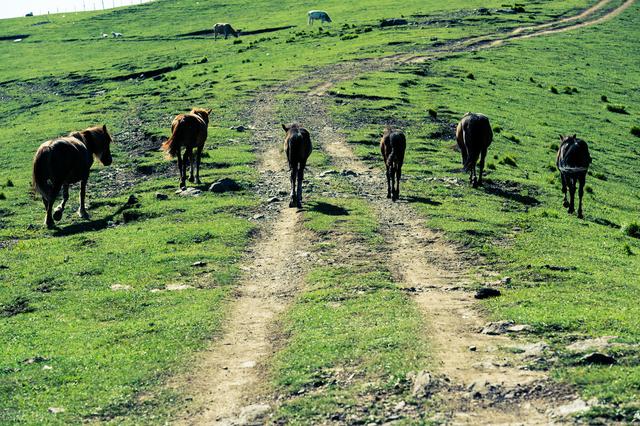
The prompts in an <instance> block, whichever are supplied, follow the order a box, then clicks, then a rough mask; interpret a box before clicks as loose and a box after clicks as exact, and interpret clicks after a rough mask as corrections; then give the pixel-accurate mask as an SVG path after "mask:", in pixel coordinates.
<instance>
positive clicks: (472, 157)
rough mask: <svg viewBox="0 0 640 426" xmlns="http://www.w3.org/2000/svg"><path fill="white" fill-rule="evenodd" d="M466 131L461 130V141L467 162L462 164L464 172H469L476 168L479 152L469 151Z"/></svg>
mask: <svg viewBox="0 0 640 426" xmlns="http://www.w3.org/2000/svg"><path fill="white" fill-rule="evenodd" d="M467 139H468V135H467V131H466V130H464V129H462V140H463V141H464V148H465V149H466V150H467V161H465V163H464V171H465V172H470V171H471V170H473V168H474V167H475V166H476V163H477V162H478V157H480V150H475V151H472V150H470V149H469V143H468V140H467Z"/></svg>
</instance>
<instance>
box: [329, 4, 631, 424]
mask: <svg viewBox="0 0 640 426" xmlns="http://www.w3.org/2000/svg"><path fill="white" fill-rule="evenodd" d="M639 11H640V8H639V7H638V6H633V7H632V10H630V11H629V12H628V13H625V14H624V15H622V16H621V17H619V18H617V19H616V20H615V21H611V22H608V23H604V24H602V25H601V26H595V27H591V28H586V29H581V30H579V31H576V32H572V33H566V34H556V35H553V36H549V37H540V38H535V39H532V40H528V41H519V42H514V43H513V44H512V45H510V46H504V47H501V48H498V49H491V50H486V51H479V52H471V53H464V54H458V55H452V57H450V58H447V59H446V60H441V61H438V62H434V63H429V62H428V63H426V64H424V65H420V66H416V67H414V68H412V69H409V68H407V69H404V70H401V72H397V71H396V72H391V73H371V74H368V75H365V76H362V77H360V78H357V79H355V80H354V81H353V82H351V83H343V84H341V85H340V87H339V88H337V89H336V91H339V92H340V93H347V94H351V95H358V96H352V97H351V98H352V99H358V100H353V101H350V102H348V103H345V102H343V101H342V100H341V99H340V100H336V102H337V105H336V107H335V108H334V111H335V114H336V116H337V117H338V118H339V119H340V120H341V121H340V123H341V125H342V126H343V127H344V128H348V129H349V128H350V129H352V131H351V136H350V140H351V142H352V143H353V145H352V146H353V147H354V149H355V150H356V151H357V152H358V153H359V154H360V155H361V156H362V157H363V158H365V159H370V160H371V161H372V162H375V163H378V165H379V166H380V164H379V160H378V155H379V154H378V152H377V147H376V146H375V143H376V140H377V137H378V135H379V132H380V128H381V126H382V125H383V124H385V123H386V122H391V123H394V124H395V125H397V126H400V127H401V128H404V129H405V130H406V132H407V134H408V152H407V161H406V163H405V167H404V170H403V171H404V174H405V175H406V176H407V182H406V184H405V185H404V190H405V193H406V195H407V196H420V197H425V198H426V199H427V200H428V202H426V203H420V202H417V203H416V204H415V206H416V207H417V208H419V209H420V211H421V212H423V213H424V214H425V215H426V216H427V217H428V220H429V222H428V223H430V224H431V226H433V227H435V228H439V229H442V230H444V231H445V232H446V234H447V235H448V236H449V237H450V238H451V239H452V240H454V241H456V242H457V243H458V244H459V245H461V246H463V247H465V248H466V249H468V250H472V251H474V252H476V253H478V254H479V255H481V256H483V259H484V260H483V263H484V267H486V268H489V269H492V270H496V271H499V272H500V273H501V274H503V275H509V276H511V277H512V278H513V280H512V282H511V284H509V286H508V288H506V289H505V291H504V292H503V294H504V296H503V297H501V298H497V299H492V300H491V301H489V302H487V303H486V307H487V309H488V310H489V311H490V312H491V315H492V316H493V317H495V318H496V319H511V320H514V321H517V322H524V323H528V324H532V325H533V326H534V327H535V333H536V334H538V335H539V336H542V337H545V338H548V339H549V340H550V341H551V342H553V344H554V348H556V349H557V350H559V351H560V353H561V357H560V358H561V360H562V359H564V358H563V357H564V355H562V354H563V353H564V351H563V348H564V346H565V345H566V344H567V343H569V342H570V341H572V340H573V339H577V338H580V337H588V336H603V335H613V336H618V339H617V340H618V341H620V342H626V343H639V342H640V323H638V317H639V315H640V311H639V310H638V305H637V300H638V297H640V282H639V281H638V280H637V277H638V276H639V274H640V261H638V254H639V253H640V241H639V240H638V238H637V217H638V212H639V211H640V177H639V176H638V174H637V173H635V172H630V171H631V170H637V169H638V167H640V150H639V148H638V143H637V139H636V138H634V137H633V136H632V135H630V134H629V130H628V129H629V128H631V127H632V125H633V124H634V123H637V120H638V113H637V112H636V111H637V109H638V106H639V105H640V94H638V91H637V90H635V89H634V88H637V87H638V85H639V84H640V79H639V77H638V75H637V74H633V73H631V74H630V73H629V71H630V70H632V69H634V66H635V65H634V64H635V63H636V62H637V58H638V57H640V49H638V46H637V45H636V44H634V43H633V42H631V40H632V39H633V38H634V37H630V36H634V35H635V36H638V35H640V34H639V32H638V28H640V14H639V13H638V12H639ZM587 44H588V45H589V49H588V50H586V51H585V50H584V46H585V45H587ZM612 46H615V48H612ZM623 52H626V53H623ZM505 64H509V66H505ZM470 72H472V73H473V74H474V76H475V79H474V80H469V79H468V78H465V76H467V75H468V74H469V73H470ZM604 75H606V78H603V76H604ZM565 85H570V86H572V87H575V88H576V89H577V90H570V91H569V92H570V94H569V93H568V92H567V91H561V92H560V93H558V94H557V95H556V94H552V93H550V92H549V90H547V88H548V87H549V86H551V87H555V86H560V87H562V86H565ZM553 92H554V93H556V92H558V91H557V90H556V91H553ZM602 92H605V93H607V97H608V99H609V101H611V102H620V103H623V104H624V105H628V107H627V108H626V109H625V108H618V107H615V108H607V109H604V108H603V107H602V103H601V100H600V96H601V95H600V94H601V93H602ZM371 94H375V95H376V96H380V97H384V98H385V99H387V98H388V99H390V100H385V101H363V100H361V99H364V98H366V96H367V95H371ZM607 106H610V105H607ZM432 111H436V112H437V114H434V113H433V112H432ZM466 111H481V112H483V113H486V114H487V115H488V116H489V117H490V118H491V120H492V124H493V126H494V127H495V128H496V132H495V136H494V143H493V145H492V146H491V147H490V150H489V155H488V159H489V160H488V164H487V169H488V170H487V181H486V184H485V186H484V188H481V189H478V190H474V189H472V188H470V187H469V185H468V183H467V181H468V178H467V176H466V175H465V174H463V173H461V171H460V168H461V165H460V154H459V153H458V152H455V151H454V149H453V145H454V144H455V139H454V134H453V126H454V125H455V123H456V122H457V120H458V119H459V118H460V117H461V116H462V115H463V114H464V113H465V112H466ZM620 111H627V113H626V114H616V113H615V112H620ZM498 129H500V131H498ZM573 133H577V134H578V135H579V137H581V138H583V139H585V140H586V141H588V143H589V146H590V150H591V155H592V157H593V158H594V160H593V165H592V167H591V169H590V172H589V176H588V177H587V188H586V194H585V212H586V218H585V220H579V219H577V218H576V217H575V216H570V215H568V214H567V213H566V210H565V209H564V208H562V204H561V203H562V193H561V191H560V179H559V173H558V172H557V170H556V169H555V165H554V162H555V154H556V151H557V148H558V144H559V136H558V134H573ZM625 225H626V226H625ZM623 352H624V351H623ZM617 356H619V362H618V364H617V365H615V366H612V367H595V366H594V367H580V368H575V367H574V365H575V363H571V362H563V361H559V362H558V363H557V364H554V363H553V362H550V364H545V365H544V367H545V368H548V367H557V368H556V369H555V370H554V371H555V376H556V377H557V378H559V379H562V380H566V381H568V382H571V383H575V384H578V385H579V386H580V387H581V388H582V389H583V391H584V393H585V395H587V396H589V397H591V396H596V397H598V398H600V399H601V401H604V402H608V403H612V404H613V408H610V409H599V410H597V412H598V413H599V414H603V413H605V414H606V415H610V416H612V417H614V418H615V417H616V416H618V415H623V416H624V417H626V416H633V413H634V412H635V410H636V409H637V401H638V397H639V395H640V365H639V364H638V358H637V354H636V352H635V351H634V350H630V351H627V352H626V353H619V354H617ZM618 404H619V405H618ZM617 407H622V408H617ZM629 413H631V414H629Z"/></svg>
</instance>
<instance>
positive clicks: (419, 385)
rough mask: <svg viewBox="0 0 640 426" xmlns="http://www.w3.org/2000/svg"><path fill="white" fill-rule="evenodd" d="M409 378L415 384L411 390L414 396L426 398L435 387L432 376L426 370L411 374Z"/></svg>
mask: <svg viewBox="0 0 640 426" xmlns="http://www.w3.org/2000/svg"><path fill="white" fill-rule="evenodd" d="M407 378H408V379H409V380H411V382H412V383H413V386H412V388H411V394H412V395H413V396H425V395H427V394H429V391H430V389H431V387H432V386H433V385H434V380H433V378H432V377H431V374H429V372H427V371H424V370H423V371H418V372H417V373H409V375H408V377H407Z"/></svg>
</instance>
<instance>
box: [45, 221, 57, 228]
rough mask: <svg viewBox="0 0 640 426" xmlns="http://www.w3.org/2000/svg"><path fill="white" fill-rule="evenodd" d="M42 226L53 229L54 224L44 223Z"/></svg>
mask: <svg viewBox="0 0 640 426" xmlns="http://www.w3.org/2000/svg"><path fill="white" fill-rule="evenodd" d="M44 226H46V227H47V229H55V227H56V224H55V223H54V222H53V221H51V222H45V223H44Z"/></svg>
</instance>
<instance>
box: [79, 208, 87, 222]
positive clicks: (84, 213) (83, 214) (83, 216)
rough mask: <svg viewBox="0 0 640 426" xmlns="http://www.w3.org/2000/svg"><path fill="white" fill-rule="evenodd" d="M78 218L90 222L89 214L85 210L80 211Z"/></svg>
mask: <svg viewBox="0 0 640 426" xmlns="http://www.w3.org/2000/svg"><path fill="white" fill-rule="evenodd" d="M78 216H80V217H81V218H82V219H85V220H89V213H87V212H86V211H85V210H78Z"/></svg>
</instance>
